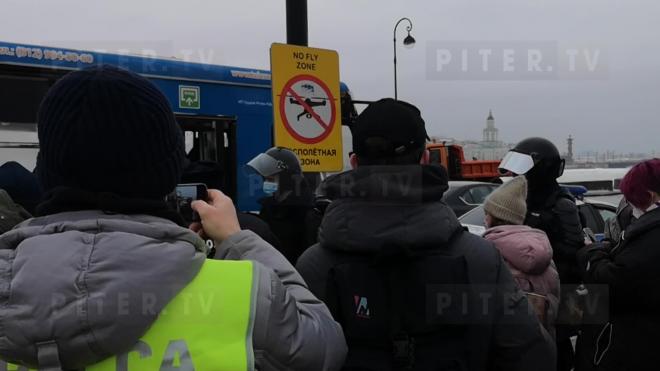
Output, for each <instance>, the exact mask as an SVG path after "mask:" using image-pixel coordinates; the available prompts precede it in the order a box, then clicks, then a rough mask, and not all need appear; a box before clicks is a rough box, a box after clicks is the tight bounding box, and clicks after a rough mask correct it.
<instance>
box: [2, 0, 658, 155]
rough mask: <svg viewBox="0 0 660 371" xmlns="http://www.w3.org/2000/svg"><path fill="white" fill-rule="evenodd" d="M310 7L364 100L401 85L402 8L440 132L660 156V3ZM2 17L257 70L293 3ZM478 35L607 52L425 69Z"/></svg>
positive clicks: (8, 26) (252, 0) (18, 3)
mask: <svg viewBox="0 0 660 371" xmlns="http://www.w3.org/2000/svg"><path fill="white" fill-rule="evenodd" d="M308 7H309V42H310V46H315V47H322V48H329V49H336V50H337V51H338V52H339V55H340V63H341V78H342V80H343V81H344V82H346V83H347V84H348V85H349V87H350V88H351V90H352V91H353V93H354V96H355V98H356V99H365V100H370V99H371V100H372V99H377V98H380V97H383V96H392V95H393V76H392V74H393V71H392V29H393V27H394V23H395V22H396V20H397V19H399V18H400V17H403V16H406V17H409V18H410V19H412V21H413V23H414V29H413V31H412V34H413V35H414V37H415V38H416V40H417V44H416V45H415V47H414V48H413V49H404V48H403V47H401V46H399V49H398V57H399V98H400V99H404V100H408V101H410V102H413V103H415V104H417V105H418V106H419V107H420V109H421V110H422V113H423V115H424V117H425V119H426V121H427V125H428V127H429V132H430V134H432V135H439V136H447V137H455V138H458V139H480V138H481V130H482V128H483V127H484V126H485V118H486V116H487V114H488V110H489V109H491V108H492V109H493V113H494V116H495V119H496V125H497V126H498V127H499V129H500V136H501V139H502V140H504V141H507V142H515V141H518V140H520V139H522V138H524V137H527V136H532V135H539V136H546V137H548V138H550V139H551V140H553V141H554V142H555V143H556V144H557V145H558V147H559V148H560V150H561V151H564V150H565V148H566V144H565V139H566V137H568V135H569V134H572V135H573V136H574V137H575V138H576V151H578V152H579V151H584V150H600V151H603V150H606V149H612V150H617V151H621V152H648V153H651V152H652V151H657V152H658V153H660V143H659V141H658V139H659V138H660V73H659V72H660V22H659V21H658V19H660V1H657V0H478V1H477V0H425V1H417V0H410V1H401V0H399V1H389V0H332V1H329V0H326V1H321V0H308ZM0 14H1V16H2V17H1V18H2V24H1V25H0V39H2V40H4V41H10V42H22V43H34V44H42V45H49V46H51V45H52V46H61V47H81V48H102V49H109V50H117V49H120V48H127V49H130V50H131V51H133V52H136V51H139V49H140V48H146V49H155V50H156V51H157V53H158V54H159V55H161V56H177V57H179V58H183V57H184V55H188V56H189V58H191V59H192V60H195V61H206V62H211V63H215V64H227V65H237V66H243V67H253V68H264V69H267V68H269V46H270V44H271V43H272V42H284V41H285V40H286V32H285V1H284V0H261V1H256V0H242V1H208V0H207V1H203V0H186V1H181V0H177V1H173V0H157V1H156V0H114V1H96V0H58V1H36V0H0ZM403 26H404V25H402V26H401V27H400V28H399V32H398V38H399V41H401V40H403V38H404V37H405V35H406V33H405V29H404V28H405V27H403ZM474 42H477V43H476V44H479V45H486V46H488V45H495V46H496V47H495V48H494V49H492V50H491V52H492V60H494V61H500V62H499V63H500V64H501V60H502V58H503V56H502V53H503V50H505V49H509V48H511V49H515V51H516V52H517V53H520V52H521V51H522V52H523V53H524V52H525V50H521V48H522V47H521V46H520V45H524V48H526V50H528V49H530V48H529V46H530V45H531V47H532V49H534V48H535V46H537V45H540V46H543V45H547V44H548V43H551V45H553V44H552V43H554V44H556V45H559V46H560V47H559V49H558V50H559V51H558V54H559V56H560V57H561V56H562V55H563V54H562V53H563V51H564V50H565V49H566V50H568V49H571V48H574V47H577V48H582V49H579V50H587V51H588V52H589V53H591V54H589V55H590V56H591V62H592V65H593V64H594V61H595V59H594V56H595V55H596V54H595V53H600V54H598V57H599V58H600V59H597V62H598V71H600V74H593V73H592V74H590V73H589V72H588V71H587V70H586V69H585V70H584V71H583V72H582V73H581V74H580V73H578V75H577V76H578V78H566V77H562V76H560V77H559V78H556V79H552V80H547V79H544V78H543V76H537V75H532V76H531V77H530V78H528V79H526V80H524V81H523V80H518V81H515V80H506V81H492V78H493V77H495V78H497V77H498V76H502V75H503V74H502V66H498V65H497V63H493V65H491V67H490V68H491V69H494V70H495V71H494V72H491V73H490V74H486V75H485V76H487V77H490V78H489V79H484V78H477V79H476V80H471V81H468V80H462V79H458V80H456V79H454V80H450V79H446V78H445V77H447V76H449V77H459V78H460V76H459V75H457V73H454V74H453V75H451V74H449V75H447V74H446V73H445V74H444V75H438V76H440V77H441V79H432V78H430V77H433V76H428V75H427V68H431V69H436V72H437V68H438V63H439V62H438V58H439V57H438V55H439V54H437V49H439V48H441V46H442V45H445V44H452V45H458V46H459V47H460V46H461V45H464V46H466V47H467V49H468V53H471V54H469V55H470V58H472V59H470V61H471V62H470V63H471V64H470V69H472V68H473V67H472V65H473V64H474V63H475V61H477V62H479V66H481V64H480V63H481V61H482V59H481V58H482V57H483V55H481V54H476V53H477V50H478V48H475V47H473V46H472V45H475V43H474ZM489 42H490V43H489ZM438 45H440V46H438ZM562 48H564V49H562ZM459 49H460V48H459ZM543 50H547V48H545V49H543ZM517 55H519V54H517ZM585 55H587V53H585ZM452 56H453V57H454V59H453V60H454V61H457V60H458V59H459V57H460V56H461V55H459V54H457V53H454V54H453V55H452ZM581 57H582V55H580V58H581ZM521 60H524V61H525V63H527V56H525V58H521V59H519V60H517V62H516V63H520V62H521ZM580 61H581V59H580ZM580 61H578V63H580ZM457 63H458V62H457ZM493 66H494V67H493ZM525 66H528V65H527V64H525ZM516 67H517V68H519V69H520V68H522V67H520V65H519V64H516ZM475 68H476V67H475ZM544 68H545V67H544ZM498 69H499V70H498ZM583 69H584V67H583ZM585 71H586V72H585ZM603 71H605V73H603ZM434 76H436V75H434ZM535 76H536V77H535ZM436 77H437V76H436Z"/></svg>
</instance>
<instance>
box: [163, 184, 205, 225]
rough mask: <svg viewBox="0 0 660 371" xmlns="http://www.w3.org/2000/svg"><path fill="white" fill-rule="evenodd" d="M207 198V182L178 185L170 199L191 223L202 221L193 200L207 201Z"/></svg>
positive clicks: (175, 207) (184, 218)
mask: <svg viewBox="0 0 660 371" xmlns="http://www.w3.org/2000/svg"><path fill="white" fill-rule="evenodd" d="M207 199H208V190H207V189H206V184H203V183H189V184H179V185H177V186H176V189H175V190H174V193H173V194H172V196H170V198H169V201H170V203H173V204H174V209H175V210H177V211H178V212H179V214H180V215H181V217H183V220H184V221H185V222H186V223H188V224H190V223H193V222H198V221H200V219H199V215H198V214H197V213H196V212H195V211H194V210H193V209H192V203H193V201H197V200H201V201H206V200H207Z"/></svg>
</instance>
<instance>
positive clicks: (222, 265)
mask: <svg viewBox="0 0 660 371" xmlns="http://www.w3.org/2000/svg"><path fill="white" fill-rule="evenodd" d="M254 278H255V277H254V275H253V265H252V262H249V261H220V260H207V261H206V262H205V263H204V265H203V266H202V269H201V270H200V272H199V273H198V274H197V277H195V279H193V281H192V282H191V283H190V284H189V285H188V286H187V287H186V288H184V289H183V290H182V291H181V292H180V293H179V295H177V296H176V297H175V298H174V299H173V300H172V302H170V303H169V304H168V305H167V306H166V307H165V309H164V310H163V312H161V314H160V316H159V317H158V319H157V320H156V322H154V324H153V325H152V326H151V328H150V329H149V331H148V332H147V333H146V334H145V336H144V337H142V339H141V340H140V341H139V342H138V343H137V344H136V345H135V346H134V347H133V350H132V351H130V352H128V353H127V354H123V355H120V356H117V357H111V358H109V359H106V360H105V361H103V362H101V363H98V364H96V365H94V366H90V367H87V368H86V370H87V371H114V370H117V371H120V370H121V371H125V370H135V371H151V370H163V371H169V370H196V371H204V370H218V371H220V370H232V371H233V370H253V369H254V358H253V356H252V339H251V334H252V331H251V329H252V321H253V318H254V306H253V303H252V300H253V298H252V295H253V293H252V291H253V280H254Z"/></svg>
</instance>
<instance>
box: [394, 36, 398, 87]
mask: <svg viewBox="0 0 660 371" xmlns="http://www.w3.org/2000/svg"><path fill="white" fill-rule="evenodd" d="M397 24H398V23H397ZM394 100H398V96H397V91H396V27H395V28H394Z"/></svg>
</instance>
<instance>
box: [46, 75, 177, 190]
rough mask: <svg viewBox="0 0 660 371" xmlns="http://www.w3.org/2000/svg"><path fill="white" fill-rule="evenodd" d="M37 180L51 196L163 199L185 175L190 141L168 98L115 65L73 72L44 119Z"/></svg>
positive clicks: (54, 92) (51, 95)
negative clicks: (65, 191)
mask: <svg viewBox="0 0 660 371" xmlns="http://www.w3.org/2000/svg"><path fill="white" fill-rule="evenodd" d="M38 135H39V146H40V150H39V156H38V158H37V169H36V172H37V175H38V177H39V180H40V182H41V184H42V186H43V188H44V190H45V191H48V190H50V189H53V188H55V187H61V186H63V187H72V188H78V189H82V190H86V191H93V192H109V193H114V194H117V195H120V196H123V197H130V198H147V199H159V198H162V197H164V196H165V195H166V194H168V193H169V192H171V191H172V190H174V188H175V187H176V184H177V183H178V182H179V180H180V178H181V174H182V168H183V161H184V157H185V152H184V141H183V135H182V134H181V129H180V128H179V126H178V124H177V122H176V120H175V118H174V114H173V113H172V109H171V108H170V105H169V103H168V101H167V99H166V98H165V96H164V95H163V94H162V93H161V92H160V90H158V88H156V86H154V85H153V84H152V83H151V82H149V81H148V80H147V79H145V78H143V77H141V76H139V75H137V74H135V73H132V72H129V71H126V70H123V69H120V68H117V67H113V66H109V65H99V66H94V67H90V68H86V69H84V70H81V71H75V72H71V73H69V74H68V75H66V76H64V77H63V78H62V79H60V80H59V81H58V82H57V83H56V84H55V85H53V87H52V88H51V89H50V90H49V91H48V93H47V94H46V97H45V98H44V99H43V101H42V102H41V107H40V108H39V115H38Z"/></svg>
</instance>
